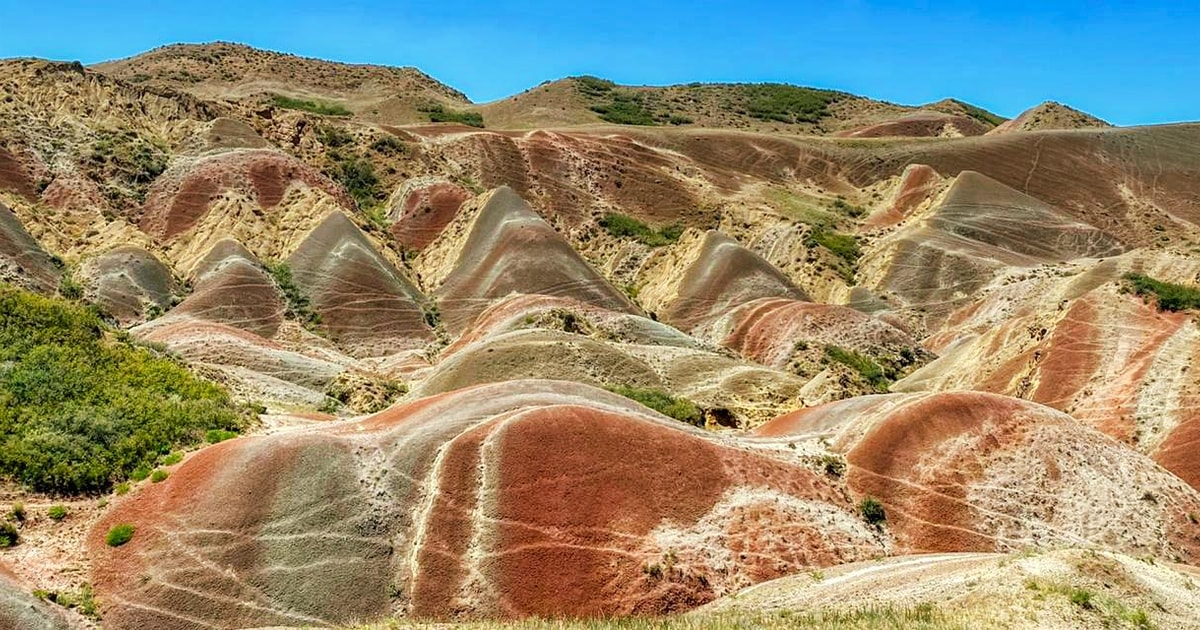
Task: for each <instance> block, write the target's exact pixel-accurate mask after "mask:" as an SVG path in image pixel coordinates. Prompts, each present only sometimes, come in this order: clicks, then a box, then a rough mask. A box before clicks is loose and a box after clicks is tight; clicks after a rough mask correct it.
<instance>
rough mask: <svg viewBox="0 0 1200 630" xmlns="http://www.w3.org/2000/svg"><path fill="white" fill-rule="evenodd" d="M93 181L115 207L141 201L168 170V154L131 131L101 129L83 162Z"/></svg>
mask: <svg viewBox="0 0 1200 630" xmlns="http://www.w3.org/2000/svg"><path fill="white" fill-rule="evenodd" d="M83 166H84V168H85V171H86V173H87V175H88V177H89V178H91V179H92V181H95V182H96V183H97V184H99V185H100V186H101V188H102V189H103V191H104V194H105V196H106V197H107V198H108V199H109V201H111V202H113V203H114V204H116V205H117V206H130V205H136V204H140V203H142V202H143V201H145V199H146V192H147V191H148V189H149V186H150V183H151V182H153V181H154V180H155V179H156V178H158V176H159V175H162V173H163V171H166V170H167V153H166V151H165V150H164V149H163V148H162V147H160V146H158V145H157V144H155V143H153V142H150V141H148V140H146V139H144V138H142V137H141V136H139V135H138V134H137V133H135V132H133V131H101V132H99V134H98V135H97V139H96V141H95V142H94V143H93V144H92V147H91V151H90V152H89V154H88V156H87V160H86V161H85V162H84V164H83Z"/></svg>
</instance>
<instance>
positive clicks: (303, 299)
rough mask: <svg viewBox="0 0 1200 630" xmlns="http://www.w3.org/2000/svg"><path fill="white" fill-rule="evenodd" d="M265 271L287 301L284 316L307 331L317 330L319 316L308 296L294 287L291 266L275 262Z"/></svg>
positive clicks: (319, 321)
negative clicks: (269, 274) (296, 322)
mask: <svg viewBox="0 0 1200 630" xmlns="http://www.w3.org/2000/svg"><path fill="white" fill-rule="evenodd" d="M267 270H268V271H269V272H270V273H271V277H272V278H274V279H275V284H276V285H277V286H278V287H279V290H280V291H281V292H282V293H283V297H284V299H285V300H286V301H287V312H286V315H287V316H288V317H290V318H292V319H294V320H296V321H298V322H300V324H301V325H302V326H304V328H305V329H307V330H310V331H317V330H319V329H320V326H321V314H320V313H318V312H316V311H315V310H313V308H312V303H311V302H309V299H308V296H307V295H305V294H304V292H303V291H301V290H300V287H299V286H297V285H296V280H295V279H294V278H293V277H292V268H291V266H289V265H288V264H287V263H285V262H277V263H273V264H270V265H267Z"/></svg>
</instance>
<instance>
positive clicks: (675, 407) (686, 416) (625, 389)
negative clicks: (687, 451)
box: [608, 385, 704, 427]
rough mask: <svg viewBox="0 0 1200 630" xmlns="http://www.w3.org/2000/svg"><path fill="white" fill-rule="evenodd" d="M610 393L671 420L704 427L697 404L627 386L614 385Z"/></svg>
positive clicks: (661, 393) (657, 392) (659, 392)
mask: <svg viewBox="0 0 1200 630" xmlns="http://www.w3.org/2000/svg"><path fill="white" fill-rule="evenodd" d="M608 391H610V392H613V393H614V394H620V395H621V396H624V397H626V398H629V399H631V400H635V401H637V402H639V403H641V404H643V405H645V406H647V407H649V408H651V409H653V410H655V411H657V412H659V413H661V414H662V415H664V416H667V417H669V418H674V419H676V420H679V421H680V422H686V423H688V424H690V425H692V426H697V427H703V426H704V415H703V414H702V413H701V412H700V408H699V407H697V406H696V403H694V402H692V401H690V400H688V399H686V398H677V397H675V396H672V395H670V394H668V393H666V392H663V391H660V390H657V389H643V388H640V387H630V386H627V385H614V386H610V387H608Z"/></svg>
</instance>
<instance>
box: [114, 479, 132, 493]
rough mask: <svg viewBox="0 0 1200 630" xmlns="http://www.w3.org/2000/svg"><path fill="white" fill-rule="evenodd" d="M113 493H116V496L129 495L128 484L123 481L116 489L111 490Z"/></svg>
mask: <svg viewBox="0 0 1200 630" xmlns="http://www.w3.org/2000/svg"><path fill="white" fill-rule="evenodd" d="M113 492H115V493H117V496H123V495H126V494H129V483H128V482H124V481H123V482H121V483H119V484H117V485H116V487H114V488H113Z"/></svg>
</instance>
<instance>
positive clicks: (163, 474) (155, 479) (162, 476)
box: [150, 468, 170, 483]
mask: <svg viewBox="0 0 1200 630" xmlns="http://www.w3.org/2000/svg"><path fill="white" fill-rule="evenodd" d="M168 476H170V475H169V474H168V473H167V471H165V470H163V469H161V468H159V469H158V470H155V471H154V472H153V473H151V475H150V483H159V482H161V481H166V480H167V477H168Z"/></svg>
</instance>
